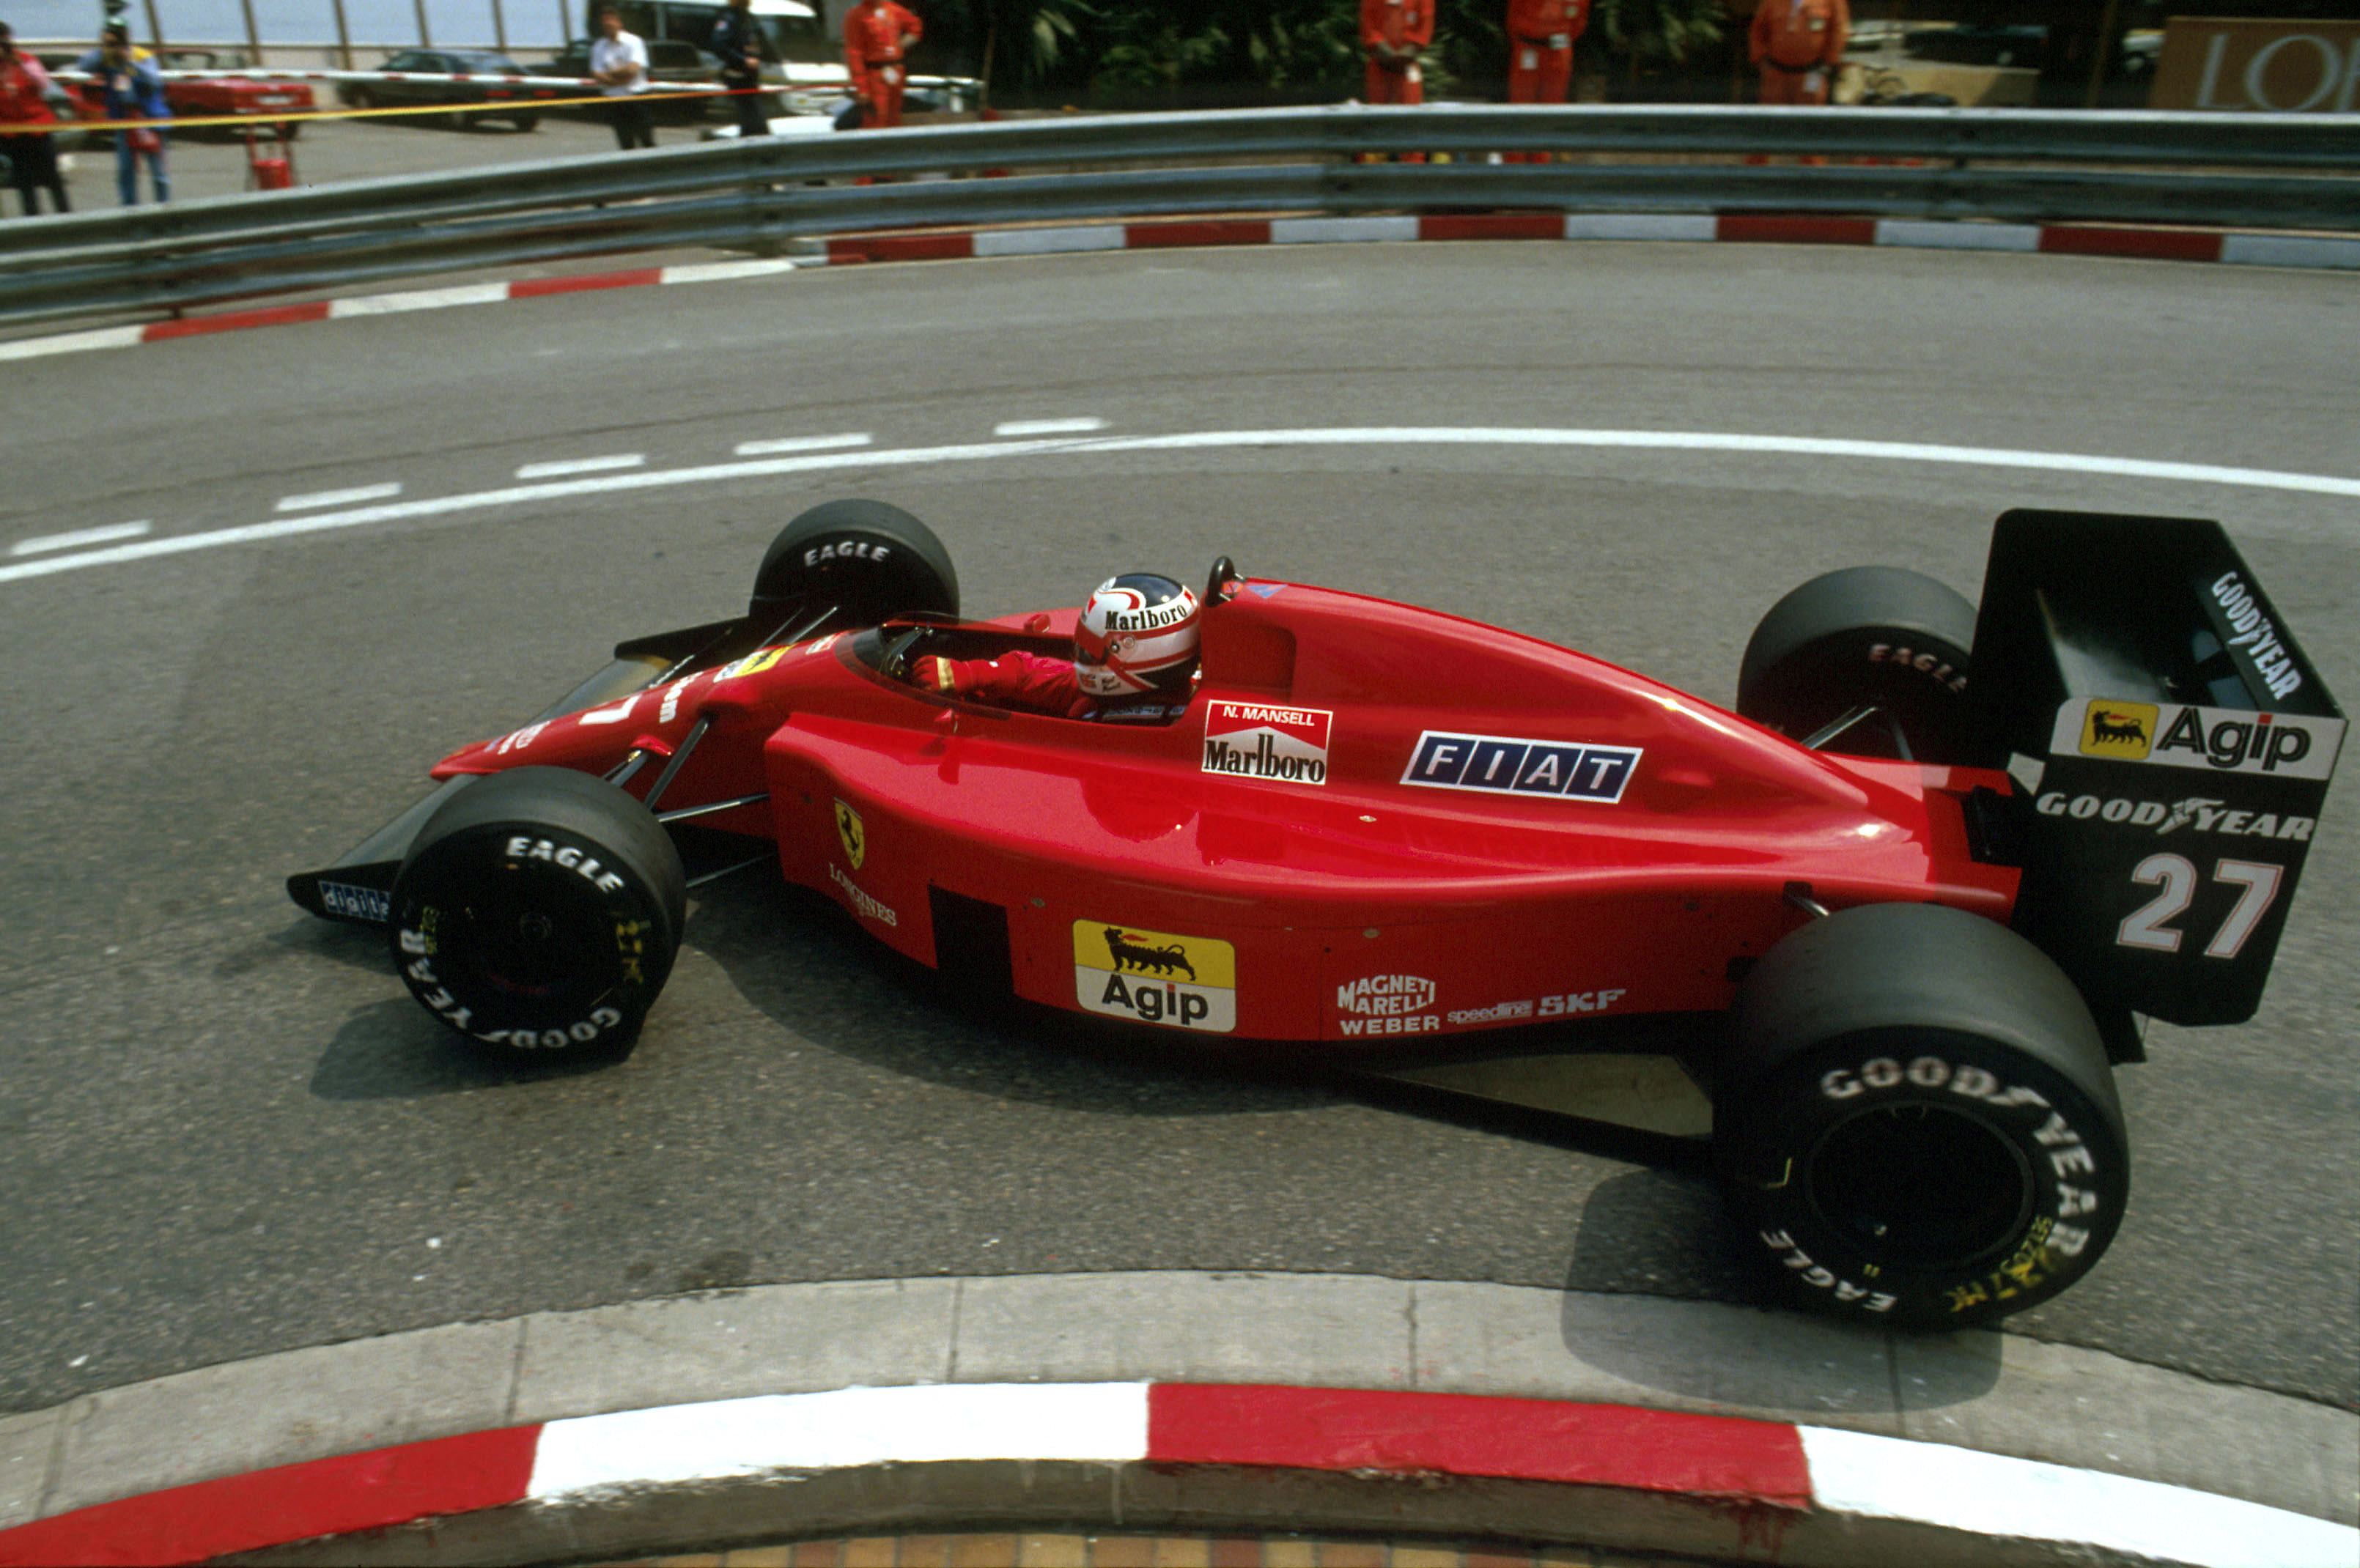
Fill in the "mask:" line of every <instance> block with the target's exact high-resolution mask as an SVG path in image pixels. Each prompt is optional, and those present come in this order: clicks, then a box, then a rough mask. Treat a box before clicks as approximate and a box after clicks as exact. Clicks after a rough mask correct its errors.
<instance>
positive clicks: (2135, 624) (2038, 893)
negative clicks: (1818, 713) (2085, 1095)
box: [1971, 510, 2344, 1024]
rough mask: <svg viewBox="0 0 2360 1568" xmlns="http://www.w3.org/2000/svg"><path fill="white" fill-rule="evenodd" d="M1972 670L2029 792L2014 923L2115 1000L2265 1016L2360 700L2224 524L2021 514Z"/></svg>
mask: <svg viewBox="0 0 2360 1568" xmlns="http://www.w3.org/2000/svg"><path fill="white" fill-rule="evenodd" d="M1973 671H1974V673H1973V688H1972V693H1971V695H1972V701H1973V702H1974V704H1975V709H1976V716H1977V721H1978V725H1979V729H1980V734H1981V736H1982V739H1983V746H1984V748H1985V750H1986V753H1987V755H1988V759H1989V760H1991V761H1992V762H1993V763H1994V765H1995V766H2004V767H2005V768H2007V770H2008V772H2009V773H2010V774H2011V775H2013V776H2014V777H2015V779H2016V782H2017V783H2018V784H2019V785H2020V786H2021V787H2022V788H2023V790H2024V793H2023V794H2022V795H2021V796H2020V797H2019V798H2018V801H2019V805H2018V810H2017V813H2016V822H2015V827H2016V835H2015V836H2016V849H2017V851H2018V857H2019V858H2020V860H2021V862H2022V865H2023V868H2024V880H2023V885H2022V888H2021V890H2020V892H2019V894H2018V897H2017V903H2016V920H2015V923H2016V929H2017V930H2019V931H2023V932H2024V934H2025V935H2027V937H2029V938H2031V939H2032V940H2033V941H2034V942H2037V943H2038V944H2039V945H2040V947H2041V948H2042V949H2043V950H2044V951H2046V952H2047V953H2049V956H2050V957H2052V958H2054V959H2056V960H2057V961H2058V963H2059V964H2060V965H2062V966H2063V967H2064V969H2065V971H2066V973H2067V974H2069V975H2071V976H2072V977H2073V979H2074V981H2075V982H2076V984H2078V985H2080V986H2081V991H2082V994H2083V995H2084V996H2086V997H2088V998H2089V1000H2090V1002H2091V1005H2092V1007H2093V1008H2094V1009H2098V1010H2100V1011H2101V1013H2102V1014H2103V1012H2104V1011H2105V1010H2107V1009H2110V1008H2125V1007H2126V1008H2128V1009H2129V1010H2131V1011H2133V1012H2137V1013H2145V1014H2147V1015H2148V1016H2149V1017H2152V1018H2163V1019H2166V1020H2167V1021H2169V1022H2172V1023H2180V1024H2221V1023H2237V1022H2242V1021H2243V1020H2245V1019H2246V1018H2251V1017H2252V1016H2253V1013H2254V1010H2255V1008H2256V1007H2257V1006H2258V1005H2259V1004H2260V1001H2261V994H2262V986H2263V984H2264V982H2265V981H2266V980H2267V978H2268V976H2269V969H2270V961H2271V959H2272V957H2273V955H2274V954H2275V953H2277V951H2278V937H2279V934H2280V933H2281V932H2282V931H2284V929H2285V926H2286V915H2287V909H2288V906H2289V904H2290V903H2291V901H2292V898H2293V894H2294V888H2295V883H2296V881H2297V880H2298V879H2299V878H2300V876H2301V872H2302V865H2303V861H2304V858H2305V857H2306V855H2308V854H2309V852H2310V848H2311V836H2312V833H2313V831H2314V829H2315V828H2316V827H2317V825H2318V821H2319V814H2320V809H2321V805H2322V802H2323V801H2324V800H2325V799H2326V796H2327V785H2328V780H2329V779H2330V777H2331V776H2332V775H2333V772H2334V769H2335V761H2336V756H2337V753H2338V752H2339V751H2340V749H2341V748H2342V746H2343V741H2344V714H2343V711H2342V710H2341V709H2339V708H2338V707H2337V706H2336V705H2335V702H2334V699H2333V697H2331V696H2330V695H2329V693H2328V691H2327V686H2326V683H2325V682H2324V681H2322V680H2321V679H2320V676H2319V671H2318V670H2317V669H2316V668H2314V667H2313V666H2312V664H2311V659H2309V657H2308V656H2306V655H2305V654H2304V653H2303V651H2302V649H2301V648H2300V645H2298V644H2297V643H2296V641H2295V639H2294V636H2293V633H2292V631H2291V630H2290V628H2289V626H2288V625H2287V622H2286V617H2285V616H2283V615H2280V614H2279V613H2278V607H2277V606H2276V605H2275V604H2272V603H2271V601H2270V598H2269V595H2268V594H2267V593H2265V592H2264V591H2263V589H2262V586H2261V584H2260V583H2259V582H2257V581H2256V579H2255V576H2254V572H2253V569H2252V568H2251V567H2250V566H2248V565H2247V564H2246V563H2245V560H2244V558H2243V557H2242V556H2240V555H2239V554H2238V553H2237V550H2236V547H2235V546H2234V545H2232V544H2231V543H2230V542H2229V538H2228V535H2227V534H2226V533H2225V532H2223V529H2222V528H2221V526H2220V525H2219V524H2218V523H2214V522H2209V521H2203V520H2200V519H2195V518H2187V517H2128V516H2120V515H2114V514H2107V513H2092V512H2048V511H2028V510H2020V511H2012V512H2009V513H2007V514H2006V515H2005V516H2004V517H2001V518H2000V519H1999V521H1998V523H1997V524H1996V525H1995V526H1994V529H1993V533H1992V547H1991V560H1990V563H1989V566H1988V568H1987V571H1986V574H1985V577H1984V580H1983V602H1982V607H1981V610H1980V614H1979V616H1978V619H1977V621H1976V623H1975V644H1974V663H1973Z"/></svg>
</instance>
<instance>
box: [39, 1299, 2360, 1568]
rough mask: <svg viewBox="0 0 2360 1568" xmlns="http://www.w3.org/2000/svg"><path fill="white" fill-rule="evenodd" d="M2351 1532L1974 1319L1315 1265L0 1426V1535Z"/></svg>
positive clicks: (564, 1332)
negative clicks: (1926, 1328) (1907, 1319)
mask: <svg viewBox="0 0 2360 1568" xmlns="http://www.w3.org/2000/svg"><path fill="white" fill-rule="evenodd" d="M1345 1390H1349V1392H1339V1391H1345ZM1470 1396H1471V1398H1470ZM1541 1401H1547V1402H1546V1403H1542V1402H1541ZM623 1412H629V1413H623ZM339 1456H351V1457H339ZM285 1466H297V1467H299V1468H296V1469H293V1470H285V1469H281V1468H280V1467H285ZM180 1487H188V1488H191V1490H189V1491H186V1492H180V1493H174V1494H171V1495H168V1496H163V1497H158V1496H156V1494H158V1493H167V1492H168V1491H169V1489H171V1488H180ZM82 1510H89V1511H87V1512H84V1511H82ZM69 1515H72V1516H77V1517H74V1518H67V1517H64V1516H69ZM410 1519H427V1520H428V1521H429V1522H425V1523H420V1524H408V1525H404V1524H401V1523H400V1522H399V1521H403V1520H410ZM2355 1522H2360V1414H2355V1412H2352V1411H2348V1410H2337V1409H2333V1408H2329V1407H2325V1406H2321V1405H2317V1404H2313V1403H2311V1402H2308V1401H2305V1400H2301V1399H2292V1398H2289V1397H2287V1396H2283V1395H2278V1394H2272V1393H2267V1392H2263V1391H2259V1390H2256V1389H2251V1388H2231V1387H2224V1386H2222V1385H2218V1384H2213V1383H2209V1382H2205V1381H2203V1380H2201V1379H2198V1378H2194V1377H2186V1376H2182V1375H2180V1374H2176V1373H2172V1372H2169V1371H2164V1370H2161V1369H2159V1368H2157V1367H2147V1366H2143V1365H2140V1364H2137V1363H2134V1362H2130V1361H2126V1360H2123V1359H2121V1358H2119V1357H2116V1356H2110V1355H2106V1354H2103V1353H2101V1352H2097V1351H2091V1350H2081V1349H2076V1348H2073V1347H2070V1346H2064V1345H2049V1344H2044V1343H2041V1342H2039V1341H2036V1340H2031V1339H2027V1338H2024V1337H2021V1336H2018V1335H2014V1334H1993V1333H1977V1334H1954V1335H1941V1336H1932V1337H1923V1338H1915V1337H1902V1336H1896V1335H1890V1334H1884V1333H1881V1332H1878V1331H1875V1330H1869V1329H1862V1328H1858V1327H1854V1326H1852V1325H1849V1324H1843V1323H1834V1322H1821V1321H1819V1320H1816V1319H1812V1318H1808V1317H1802V1316H1797V1315H1791V1314H1787V1313H1782V1312H1761V1311H1756V1310H1754V1309H1750V1308H1743V1307H1733V1306H1727V1305H1722V1304H1720V1303H1715V1302H1701V1301H1669V1300H1664V1299H1660V1298H1655V1297H1644V1296H1615V1295H1599V1294H1588V1293H1581V1292H1569V1291H1559V1290H1534V1289H1529V1288H1522V1287H1509V1286H1498V1285H1481V1284H1464V1283H1452V1282H1433V1281H1417V1282H1409V1281H1401V1280H1393V1279H1379V1278H1372V1277H1367V1276H1354V1275H1332V1276H1331V1275H1266V1274H1210V1273H1188V1272H1170V1273H1141V1274H1096V1275H1091V1274H1059V1275H1032V1276H1019V1277H1007V1278H970V1279H948V1278H943V1279H889V1280H873V1281H841V1282H832V1283H822V1284H812V1285H779V1286H766V1287H760V1288H756V1289H749V1290H736V1291H724V1292H717V1293H708V1294H701V1295H696V1296H688V1297H680V1298H673V1299H668V1300H662V1301H640V1302H632V1303H628V1304H624V1305H619V1306H611V1307H601V1308H596V1309H593V1310H589V1311H585V1312H542V1313H535V1314H532V1315H530V1316H527V1317H522V1318H516V1319H511V1320H508V1321H506V1322H501V1323H461V1324H453V1325H450V1326H446V1327H442V1328H433V1329H426V1330H421V1331H418V1332H414V1333H409V1334H393V1335H388V1336H386V1337H384V1338H379V1339H372V1340H361V1341H355V1342H353V1343H349V1344H345V1345H323V1346H318V1347H314V1348H311V1349H305V1350H299V1351H291V1352H287V1353H284V1354H281V1355H277V1356H265V1357H261V1358H258V1359H256V1360H253V1361H248V1362H242V1363H235V1364H232V1365H227V1366H222V1367H208V1368H204V1369H202V1370H200V1371H196V1372H190V1373H184V1374H180V1375H179V1376H176V1377H165V1378H160V1379H158V1380H156V1381H154V1382H150V1383H145V1384H138V1385H134V1386H131V1387H127V1388H114V1389H110V1390H107V1391H105V1392H103V1393H98V1394H93V1395H90V1396H86V1397H84V1398H82V1399H76V1400H73V1401H71V1403H68V1404H65V1405H62V1406H59V1407H56V1408H54V1409H51V1410H40V1411H35V1412H31V1413H29V1414H25V1415H17V1416H10V1417H5V1418H0V1565H4V1564H11V1563H28V1564H29V1563H61V1562H66V1561H79V1562H102V1561H104V1562H138V1561H167V1560H173V1559H174V1557H175V1554H177V1556H178V1558H179V1559H180V1560H189V1559H192V1558H199V1557H204V1556H210V1555H215V1554H221V1553H226V1552H257V1551H258V1552H260V1555H258V1556H257V1557H255V1558H254V1559H253V1560H254V1561H257V1562H270V1563H312V1562H320V1563H365V1562H383V1563H423V1562H454V1563H478V1562H484V1563H488V1562H509V1563H535V1562H558V1561H569V1560H581V1559H583V1558H586V1557H593V1556H596V1555H600V1554H604V1555H606V1556H608V1557H626V1556H637V1555H645V1554H649V1553H653V1552H672V1551H686V1550H698V1549H715V1548H719V1547H725V1546H728V1545H731V1544H740V1545H750V1544H755V1543H759V1542H763V1541H786V1540H792V1539H795V1538H798V1537H804V1536H811V1537H818V1536H836V1537H842V1536H845V1535H856V1534H869V1533H876V1534H891V1533H901V1532H907V1531H920V1530H1011V1529H1025V1528H1055V1527H1061V1526H1062V1527H1066V1528H1071V1527H1075V1526H1081V1527H1085V1528H1087V1527H1092V1526H1103V1527H1108V1528H1121V1529H1125V1530H1149V1531H1155V1530H1306V1531H1320V1530H1341V1531H1347V1532H1361V1533H1377V1534H1387V1535H1390V1536H1391V1537H1392V1538H1393V1539H1405V1538H1414V1537H1418V1536H1426V1537H1431V1538H1435V1539H1439V1540H1452V1539H1459V1540H1466V1539H1495V1540H1522V1541H1537V1542H1550V1541H1558V1542H1566V1543H1571V1544H1579V1545H1584V1546H1593V1547H1604V1548H1609V1549H1614V1550H1620V1551H1626V1552H1684V1553H1688V1554H1690V1555H1693V1556H1696V1557H1699V1558H1708V1559H1716V1560H1731V1561H1756V1560H1770V1559H1772V1558H1775V1560H1776V1561H1778V1562H1782V1563H1790V1564H1813V1563H1830V1564H1835V1563H1897V1562H1904V1561H1907V1562H1911V1563H1923V1564H1929V1565H1930V1564H1938V1563H2061V1562H2075V1563H2086V1562H2185V1563H2254V1564H2270V1565H2291V1564H2297V1563H2331V1564H2335V1565H2337V1568H2352V1565H2354V1564H2355V1563H2360V1531H2355V1530H2354V1529H2353V1528H2352V1527H2353V1526H2354V1525H2355ZM387 1527H394V1528H387ZM355 1530H366V1531H367V1533H366V1534H354V1533H352V1532H353V1531H355ZM331 1535H334V1536H341V1537H342V1539H340V1540H336V1541H333V1543H330V1544H325V1545H322V1544H317V1543H315V1544H313V1545H311V1546H287V1545H280V1544H278V1543H281V1542H287V1541H298V1540H302V1539H306V1538H311V1537H319V1536H331Z"/></svg>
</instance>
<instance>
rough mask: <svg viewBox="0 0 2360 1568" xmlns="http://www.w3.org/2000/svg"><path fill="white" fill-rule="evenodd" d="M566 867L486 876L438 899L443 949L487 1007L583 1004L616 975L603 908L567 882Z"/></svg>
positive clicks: (530, 1009) (529, 1009)
mask: <svg viewBox="0 0 2360 1568" xmlns="http://www.w3.org/2000/svg"><path fill="white" fill-rule="evenodd" d="M574 880H575V878H574V876H573V874H572V873H570V872H561V873H558V874H556V875H554V876H552V875H548V874H541V875H531V874H519V875H511V876H507V877H494V878H490V879H488V880H487V882H486V884H484V885H482V886H480V887H476V888H474V889H471V891H470V893H469V895H468V896H467V898H465V899H464V900H454V902H453V904H452V905H449V906H446V907H445V909H444V913H443V920H444V921H445V922H446V924H445V927H444V930H445V932H446V935H445V937H444V939H443V940H444V951H445V952H446V953H449V954H450V955H451V962H452V964H453V969H454V970H455V971H456V973H455V974H454V976H453V978H455V979H458V980H460V981H462V982H463V983H464V984H465V985H467V986H468V988H469V989H470V990H473V991H475V993H476V994H477V995H479V996H482V997H483V998H484V1000H485V1002H486V1004H487V1005H489V1006H490V1007H494V1008H497V1009H498V1010H501V1011H509V1010H517V1011H520V1012H525V1013H530V1014H534V1015H539V1014H541V1013H542V1012H544V1011H547V1010H557V1011H572V1010H575V1009H578V1008H581V1007H587V1006H588V1005H589V1004H591V1003H593V1002H595V1001H596V1000H598V999H599V998H600V997H602V996H605V995H606V993H607V992H608V991H609V990H611V989H612V988H613V986H614V985H615V982H616V980H617V978H618V976H619V973H620V965H619V964H617V961H616V958H615V934H614V931H613V930H612V929H611V922H610V921H609V920H608V919H607V918H606V914H605V913H604V911H602V910H600V909H595V908H594V907H591V906H590V905H589V904H588V903H587V902H586V901H585V900H584V899H583V898H581V897H580V896H579V894H578V892H577V891H576V890H575V888H574V887H568V886H567V885H566V884H567V883H569V882H573V881H574Z"/></svg>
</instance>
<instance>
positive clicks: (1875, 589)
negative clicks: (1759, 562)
mask: <svg viewBox="0 0 2360 1568" xmlns="http://www.w3.org/2000/svg"><path fill="white" fill-rule="evenodd" d="M1974 640H1975V607H1974V605H1973V604H1970V603H1969V602H1968V601H1967V600H1966V598H1965V597H1964V596H1963V595H1962V594H1961V593H1958V592H1957V591H1956V590H1954V589H1952V588H1951V587H1950V586H1949V585H1948V584H1947V583H1938V582H1936V581H1935V580H1934V579H1933V578H1931V577H1928V576H1927V575H1925V574H1924V573H1923V572H1907V571H1904V570H1902V569H1901V568H1899V567H1893V566H1852V567H1847V568H1845V569H1844V570H1842V571H1841V572H1828V573H1826V574H1825V575H1824V576H1819V577H1814V578H1812V579H1811V580H1810V581H1809V582H1808V583H1804V584H1803V585H1802V586H1801V587H1799V588H1797V589H1796V590H1795V591H1794V592H1793V593H1788V594H1787V595H1786V597H1785V598H1783V599H1781V600H1779V601H1778V602H1777V603H1776V604H1774V605H1772V606H1771V607H1770V613H1769V614H1768V615H1765V616H1763V617H1762V621H1761V624H1760V625H1759V626H1755V627H1754V636H1753V637H1752V639H1751V640H1749V641H1748V642H1747V643H1746V645H1745V659H1744V661H1743V663H1742V664H1741V665H1740V666H1739V669H1738V675H1737V711H1738V712H1739V713H1743V715H1744V716H1745V717H1747V718H1749V719H1752V720H1754V722H1755V723H1756V724H1767V725H1768V726H1769V727H1770V728H1772V729H1774V730H1776V731H1778V732H1779V733H1780V734H1781V735H1786V736H1787V737H1789V738H1790V739H1794V740H1803V739H1805V738H1807V737H1808V736H1810V735H1813V734H1815V733H1817V732H1818V731H1819V730H1820V729H1821V728H1823V727H1825V726H1826V725H1828V724H1831V723H1833V722H1834V721H1835V720H1836V719H1838V718H1841V717H1842V716H1843V715H1844V714H1845V713H1849V712H1851V711H1852V709H1853V708H1855V707H1858V706H1862V705H1863V704H1866V705H1873V706H1874V707H1875V708H1876V709H1877V710H1878V711H1877V713H1875V714H1874V715H1873V716H1871V717H1869V718H1867V719H1864V720H1863V721H1861V722H1860V723H1858V724H1854V725H1852V727H1851V728H1849V729H1847V730H1845V731H1844V732H1843V733H1842V734H1841V735H1835V736H1833V737H1831V738H1830V740H1829V741H1828V743H1827V748H1828V749H1829V750H1830V751H1840V752H1846V753H1849V754H1852V755H1854V756H1862V757H1899V756H1902V755H1903V754H1904V746H1906V747H1907V755H1908V756H1909V757H1914V758H1915V759H1917V761H1920V762H1939V763H1958V762H1964V761H1966V760H1968V758H1969V757H1970V755H1971V754H1972V750H1973V745H1974V737H1973V734H1972V725H1971V723H1970V715H1969V712H1968V706H1967V694H1966V693H1967V665H1968V656H1969V652H1970V650H1971V649H1972V648H1973V646H1974ZM1896 731H1897V732H1898V735H1900V736H1901V737H1902V744H1896V738H1895V737H1896Z"/></svg>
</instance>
